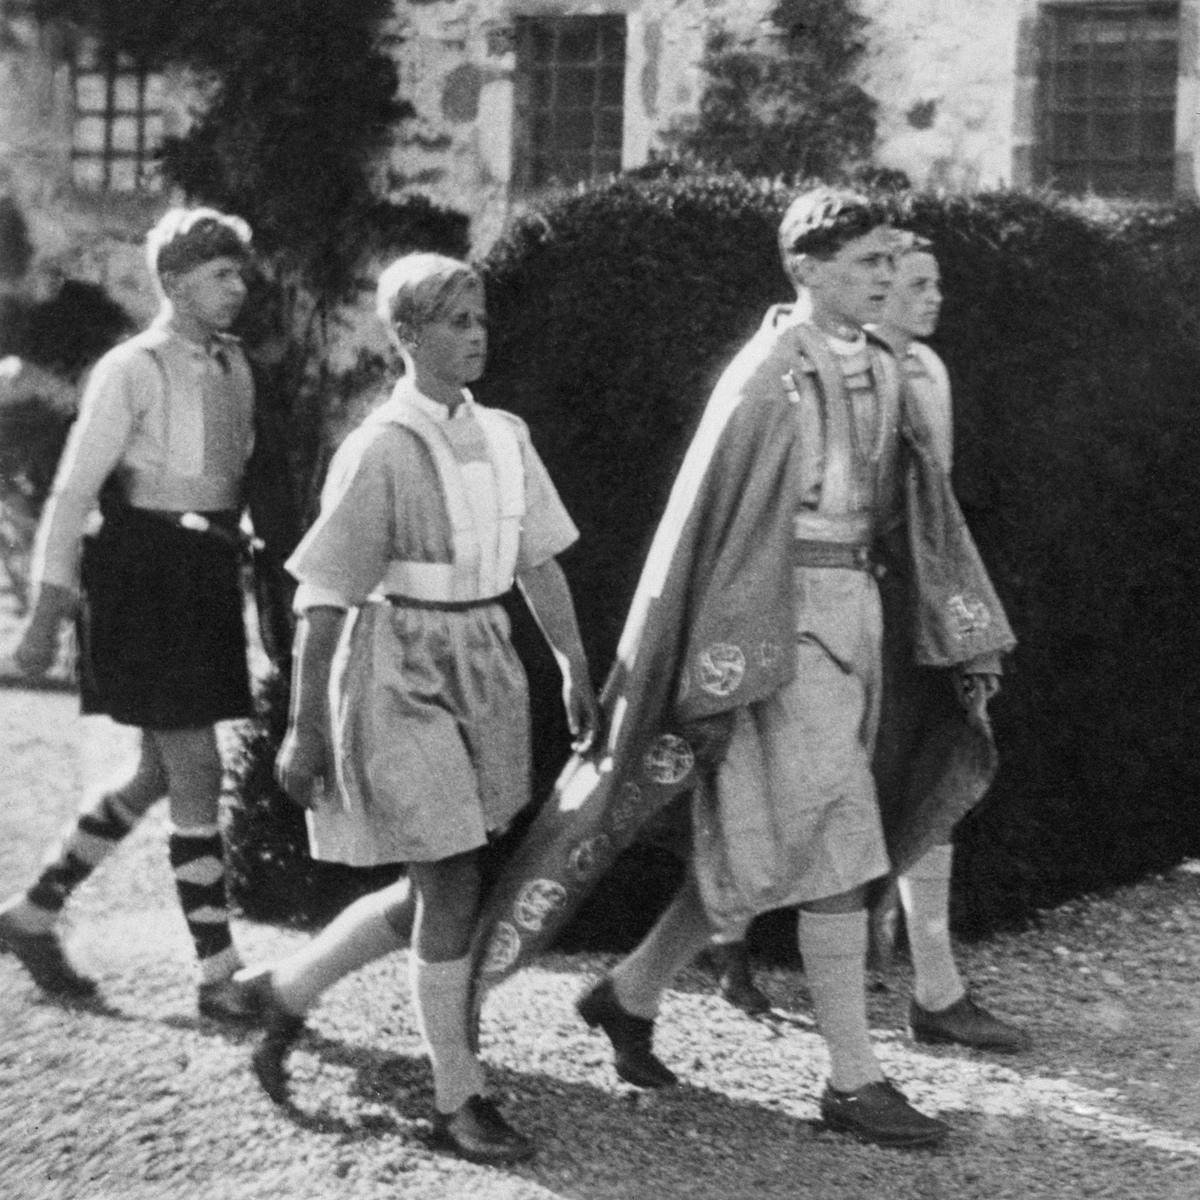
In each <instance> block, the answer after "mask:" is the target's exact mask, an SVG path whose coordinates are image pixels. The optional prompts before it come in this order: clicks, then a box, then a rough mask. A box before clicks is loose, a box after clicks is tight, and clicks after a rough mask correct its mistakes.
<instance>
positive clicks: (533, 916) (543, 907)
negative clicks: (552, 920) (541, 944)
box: [513, 879, 567, 933]
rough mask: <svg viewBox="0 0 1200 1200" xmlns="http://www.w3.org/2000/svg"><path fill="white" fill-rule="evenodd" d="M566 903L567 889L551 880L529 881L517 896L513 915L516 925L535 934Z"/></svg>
mask: <svg viewBox="0 0 1200 1200" xmlns="http://www.w3.org/2000/svg"><path fill="white" fill-rule="evenodd" d="M566 902H567V889H566V888H565V887H563V885H562V884H561V883H556V882H555V881H554V880H553V879H531V880H530V881H529V882H528V883H527V884H526V885H525V886H524V887H523V888H522V889H521V890H520V892H519V893H518V894H517V899H516V902H515V903H514V904H513V915H514V916H515V917H516V919H517V924H518V925H520V926H521V928H522V929H528V930H529V931H530V933H537V932H538V931H539V930H540V929H541V928H542V926H543V925H544V924H545V923H546V918H547V917H549V916H550V915H551V914H553V913H556V912H557V911H558V910H559V909H560V908H562V906H563V905H564V904H566Z"/></svg>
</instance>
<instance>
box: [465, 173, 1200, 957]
mask: <svg viewBox="0 0 1200 1200" xmlns="http://www.w3.org/2000/svg"><path fill="white" fill-rule="evenodd" d="M885 198H886V199H887V202H888V203H890V204H892V205H893V206H894V208H895V211H896V213H897V217H898V219H899V220H900V221H901V222H902V223H903V224H905V225H907V226H908V227H911V228H913V229H916V230H917V231H919V232H921V233H923V234H924V235H926V236H928V237H930V238H932V240H933V241H934V243H935V245H936V247H937V250H938V255H939V258H940V260H941V263H942V269H943V274H944V278H945V290H946V293H947V299H946V306H945V310H944V316H943V323H942V328H941V330H940V331H939V335H938V338H937V341H936V345H937V348H938V349H939V351H940V352H941V353H942V354H943V356H944V357H945V359H946V360H947V363H948V365H949V368H950V371H951V375H952V378H953V381H954V386H955V396H956V414H957V441H958V452H957V462H956V470H955V477H956V485H957V487H958V490H959V494H960V497H961V499H962V501H963V504H964V507H965V509H966V511H967V514H968V517H969V519H970V522H971V525H972V528H973V530H974V532H975V534H976V537H977V540H978V542H979V543H980V547H981V550H982V551H983V554H984V556H985V558H986V560H987V561H988V563H989V565H990V567H991V569H992V572H993V575H994V578H995V582H996V584H997V587H998V589H999V591H1000V593H1001V596H1002V598H1003V599H1004V601H1005V603H1006V605H1007V607H1008V608H1009V612H1010V616H1011V618H1012V620H1013V624H1014V626H1015V627H1016V629H1017V632H1018V636H1019V637H1020V639H1021V644H1020V647H1019V648H1018V650H1017V652H1016V653H1015V655H1014V656H1013V658H1012V661H1011V663H1010V665H1009V674H1008V678H1007V680H1006V687H1005V690H1004V692H1003V693H1002V695H1001V697H1000V698H999V700H998V701H997V702H996V704H995V706H994V717H995V722H996V731H997V738H998V741H999V743H1000V747H1001V753H1002V756H1003V765H1002V769H1001V773H1000V776H999V778H998V780H997V782H996V785H995V786H994V788H993V790H992V793H991V796H990V797H989V800H988V801H987V802H986V803H985V805H984V806H983V807H982V808H981V809H980V810H979V811H978V812H976V813H975V814H973V815H972V816H971V817H969V818H968V819H967V820H966V821H965V822H964V823H963V825H962V826H961V828H960V831H959V837H958V844H959V848H960V852H959V855H958V871H957V875H956V909H955V916H956V924H957V926H958V928H959V929H960V930H961V931H963V932H981V931H985V930H989V929H994V928H997V927H1000V926H1003V925H1011V924H1017V923H1021V922H1024V921H1027V920H1029V919H1030V918H1031V917H1033V916H1034V915H1035V914H1036V912H1037V910H1038V909H1040V908H1044V907H1047V906H1050V905H1052V904H1054V903H1056V902H1058V901H1060V900H1062V899H1064V898H1065V897H1068V896H1072V895H1077V894H1080V893H1083V892H1088V891H1094V890H1097V889H1101V888H1105V887H1108V886H1112V885H1116V884H1119V883H1121V882H1124V881H1126V880H1129V879H1132V878H1135V877H1137V876H1139V875H1141V874H1144V873H1145V872H1147V871H1150V870H1153V869H1156V868H1160V867H1162V866H1165V865H1167V864H1169V863H1172V862H1175V861H1178V859H1180V858H1181V857H1183V856H1185V855H1187V854H1191V853H1196V852H1198V850H1200V806H1197V805H1196V803H1195V798H1196V795H1197V790H1198V788H1197V784H1198V783H1200V760H1198V754H1197V750H1196V748H1195V747H1196V743H1197V739H1196V737H1195V735H1194V732H1193V729H1192V724H1191V717H1192V713H1193V712H1195V711H1197V701H1198V700H1200V694H1198V693H1200V684H1198V683H1197V681H1196V678H1195V672H1193V671H1191V670H1190V669H1189V668H1190V666H1191V664H1190V662H1189V661H1188V658H1189V656H1190V651H1191V648H1192V647H1193V646H1194V645H1196V644H1197V641H1198V639H1197V635H1198V633H1200V630H1198V629H1197V624H1198V622H1200V615H1198V612H1200V610H1198V609H1197V606H1196V605H1195V604H1194V603H1193V600H1192V597H1193V596H1194V595H1195V593H1196V591H1197V585H1198V584H1200V475H1198V473H1197V472H1196V470H1195V464H1196V462H1197V461H1200V423H1198V422H1196V421H1195V419H1194V415H1193V409H1194V387H1195V380H1196V378H1197V377H1200V370H1198V368H1200V352H1198V351H1197V349H1196V343H1195V339H1194V338H1192V337H1191V328H1192V319H1193V318H1192V315H1191V314H1190V313H1189V312H1188V311H1186V309H1185V308H1184V307H1183V306H1182V305H1181V304H1180V303H1179V302H1178V299H1177V293H1176V291H1175V290H1174V280H1173V278H1172V277H1171V276H1169V275H1165V276H1164V275H1163V274H1161V273H1156V272H1155V271H1153V270H1151V269H1150V268H1149V266H1148V265H1147V264H1148V263H1149V264H1150V266H1152V265H1153V262H1155V261H1158V258H1159V255H1158V253H1157V251H1156V253H1155V255H1151V254H1150V253H1149V252H1148V251H1146V250H1145V249H1144V248H1143V247H1144V243H1145V239H1144V238H1143V237H1142V236H1141V235H1140V234H1138V232H1137V230H1136V229H1135V228H1134V226H1135V222H1131V221H1130V220H1128V219H1122V220H1120V221H1117V220H1115V219H1114V220H1107V219H1100V218H1099V217H1097V216H1096V215H1094V214H1093V215H1090V216H1089V215H1085V214H1084V213H1083V212H1082V211H1080V210H1078V209H1076V208H1072V207H1071V206H1069V205H1067V204H1066V203H1064V202H1061V201H1057V200H1054V199H1053V198H1047V197H1031V196H1025V195H1019V194H1011V193H994V194H985V195H981V196H977V197H974V198H943V197H936V196H931V195H916V196H912V195H889V196H887V197H885ZM787 199H788V197H787V195H785V194H784V193H783V191H782V190H781V189H779V188H777V187H774V186H771V185H766V184H763V185H759V184H754V183H750V182H747V181H744V180H741V179H738V178H736V177H722V178H714V177H706V176H683V177H670V175H669V174H668V175H664V176H663V177H661V178H657V179H639V178H633V177H626V178H619V179H616V180H614V181H612V182H610V183H608V184H605V185H603V186H600V187H597V188H594V189H592V190H590V191H586V192H582V193H576V194H571V195H565V196H561V197H558V198H556V199H554V200H553V201H551V202H548V203H547V204H546V205H545V206H544V207H543V208H541V209H540V210H538V211H535V212H530V213H529V214H527V215H526V216H524V217H523V218H522V219H521V220H519V221H518V222H517V223H516V224H515V225H514V226H513V227H512V229H511V230H510V232H509V233H508V235H507V236H506V237H505V238H504V239H503V240H502V241H501V242H500V243H499V244H498V245H497V246H496V247H495V248H494V249H493V250H492V252H491V253H490V254H489V255H488V256H487V258H486V260H485V261H484V263H483V268H484V272H485V275H486V279H487V284H488V295H489V307H490V310H491V317H492V328H493V338H492V352H491V360H490V364H489V370H488V374H487V377H486V378H485V380H484V381H483V383H482V384H481V385H480V388H479V394H480V397H481V399H482V400H484V401H485V402H486V403H489V404H496V405H499V406H501V407H504V408H508V409H511V410H512V411H514V412H517V413H519V414H520V415H522V416H523V417H524V418H525V419H526V420H527V421H528V422H529V424H530V426H531V428H532V431H533V435H534V440H535V442H536V444H537V446H538V448H539V450H540V451H541V453H542V455H543V457H544V458H545V460H546V462H547V464H548V466H549V469H550V471H551V474H552V475H553V477H554V479H555V480H556V482H557V484H558V486H559V488H560V491H561V493H562V495H563V498H564V500H565V501H566V504H567V507H568V508H569V510H570V511H571V513H572V515H573V516H574V517H575V519H576V521H577V523H578V524H579V526H580V529H581V532H582V538H581V541H580V543H579V545H578V546H577V547H576V548H574V549H572V550H571V551H570V552H568V554H567V555H565V556H564V560H563V562H564V567H565V569H566V570H567V573H568V575H569V577H570V579H571V583H572V587H573V590H574V594H575V597H576V602H577V606H578V609H579V613H580V619H581V623H582V625H583V629H584V635H585V640H586V642H587V647H588V652H589V655H590V658H591V661H592V665H593V670H594V672H595V675H596V678H597V682H599V681H600V679H601V678H602V677H603V674H604V673H605V671H606V670H607V667H608V664H609V661H610V659H611V656H612V654H613V651H614V648H615V645H616V640H617V637H618V635H619V632H620V628H621V625H622V622H623V620H624V616H625V611H626V608H627V605H628V601H629V598H630V596H631V594H632V591H633V588H634V585H635V582H636V579H637V576H638V573H639V571H640V568H641V562H642V558H643V556H644V552H645V549H646V546H647V544H648V541H649V538H650V536H651V534H652V532H653V528H654V525H655V522H656V520H657V517H658V514H659V512H660V511H661V509H662V505H663V503H664V500H665V497H666V493H667V491H668V489H669V487H670V484H671V481H672V479H673V477H674V474H675V469H676V467H677V465H678V462H679V459H680V458H681V456H682V453H683V451H684V449H685V447H686V443H687V440H688V436H689V434H690V432H691V430H692V428H693V427H694V425H695V422H696V420H697V419H698V415H699V412H700V409H701V407H702V405H703V403H704V400H705V399H706V397H707V395H708V392H709V390H710V389H711V386H712V384H713V383H714V381H715V379H716V378H717V376H718V374H719V373H720V371H721V369H722V368H723V366H724V365H725V363H726V362H728V360H729V359H730V357H731V356H732V355H733V353H734V352H735V350H736V349H737V347H738V346H739V345H740V344H741V343H742V342H744V341H745V339H746V338H747V337H748V336H749V335H750V334H751V332H752V331H753V330H754V329H755V327H756V326H757V324H758V322H759V320H760V318H761V315H762V312H763V310H764V309H765V308H766V306H767V305H769V304H771V303H773V302H776V301H780V300H786V299H788V285H787V283H786V280H785V278H784V276H783V274H782V271H781V269H780V267H779V264H778V260H777V255H776V250H775V227H776V224H777V222H778V218H779V214H780V213H781V211H782V209H783V207H784V205H785V204H786V201H787ZM1179 219H1180V220H1183V217H1182V216H1181V217H1180V218H1179ZM1156 228H1157V232H1156V237H1157V239H1158V243H1157V244H1162V243H1170V242H1171V235H1170V233H1169V232H1164V229H1163V228H1162V227H1161V225H1160V226H1158V227H1156ZM1130 247H1133V248H1134V250H1136V251H1137V252H1136V253H1132V252H1131V250H1130ZM513 612H514V617H515V625H516V632H515V636H516V639H517V642H518V646H519V647H520V649H521V650H522V653H523V655H524V656H525V658H526V661H527V663H528V665H529V670H530V676H531V682H532V685H533V690H534V697H535V703H534V709H535V711H534V721H535V758H536V768H537V794H538V795H539V796H541V795H545V794H546V792H547V791H548V789H549V787H550V785H551V783H552V781H553V778H554V776H555V774H556V773H557V770H558V769H559V766H560V765H561V763H562V761H563V759H564V757H565V754H566V748H567V736H566V732H565V729H564V728H563V722H562V717H561V713H560V699H559V682H558V678H557V672H556V671H555V669H554V667H553V664H552V663H551V662H550V661H549V658H548V655H547V654H546V652H545V651H544V649H543V647H542V646H541V643H540V639H539V638H538V636H537V635H536V632H535V631H534V629H533V626H532V623H531V621H529V619H528V618H527V617H526V616H525V615H524V613H523V609H522V606H520V605H519V604H517V605H514V607H513ZM677 878H678V866H677V864H676V863H675V862H674V860H672V859H670V857H669V856H666V855H663V854H661V853H660V852H658V851H655V850H653V849H649V848H646V847H636V848H635V849H634V851H633V852H631V854H630V855H629V856H627V858H626V859H625V860H624V861H623V862H622V863H621V864H619V865H618V867H617V869H616V870H615V871H614V872H613V873H612V874H611V875H610V876H609V877H608V879H606V880H605V881H604V883H603V884H602V885H601V887H600V888H599V889H598V890H597V892H596V894H595V896H594V897H593V899H592V901H591V902H590V903H589V904H588V905H587V906H586V907H585V909H584V910H583V911H582V913H581V914H580V916H579V917H578V918H577V919H576V922H575V924H574V925H573V927H572V929H571V931H570V934H569V937H568V941H569V942H570V943H571V944H580V943H591V944H604V945H610V946H616V947H619V946H623V945H627V944H628V943H629V942H630V941H632V940H633V939H634V938H636V937H637V936H638V935H639V934H640V932H641V931H642V929H644V928H645V926H646V925H647V924H648V922H649V921H650V920H652V919H653V916H654V915H655V913H656V911H657V909H658V907H659V906H660V905H661V903H662V902H663V900H664V899H665V898H666V897H667V896H668V895H669V894H670V891H671V890H672V888H673V886H674V884H675V881H676V880H677ZM768 924H770V923H768ZM776 924H779V922H776ZM789 940H790V935H789Z"/></svg>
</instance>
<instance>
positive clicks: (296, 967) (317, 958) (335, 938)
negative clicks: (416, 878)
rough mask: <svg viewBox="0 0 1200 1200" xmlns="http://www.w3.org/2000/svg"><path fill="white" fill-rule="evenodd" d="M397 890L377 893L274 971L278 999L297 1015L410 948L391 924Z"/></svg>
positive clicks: (346, 912) (351, 907)
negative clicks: (385, 957)
mask: <svg viewBox="0 0 1200 1200" xmlns="http://www.w3.org/2000/svg"><path fill="white" fill-rule="evenodd" d="M391 892H392V889H391V888H385V889H383V890H382V891H378V892H371V893H370V894H369V895H366V896H363V897H361V898H360V899H358V900H355V901H354V903H353V904H351V905H349V906H348V907H347V908H345V909H343V910H342V912H340V913H339V914H338V915H337V916H336V917H334V918H333V920H332V921H330V922H329V924H328V925H326V926H325V928H324V929H322V930H321V932H320V933H318V934H317V935H316V937H314V938H313V939H312V940H311V941H310V942H308V944H307V945H304V946H302V947H301V948H300V949H299V950H297V951H296V952H295V953H294V954H289V955H288V957H287V958H285V959H282V960H281V961H280V962H277V963H276V964H275V965H274V966H273V967H272V969H271V987H272V990H273V991H274V993H275V998H276V1000H278V1001H279V1003H280V1004H281V1005H283V1007H284V1008H286V1009H287V1010H288V1012H290V1013H294V1014H296V1015H297V1016H300V1015H302V1014H303V1013H305V1012H307V1011H308V1010H309V1009H310V1008H311V1007H312V1006H313V1005H314V1004H315V1003H316V1002H317V998H318V997H319V996H320V995H321V994H322V993H323V992H325V991H327V990H328V989H329V988H331V987H332V986H333V985H334V984H335V983H337V982H338V980H339V979H344V978H345V977H346V976H347V975H349V974H350V973H351V972H352V971H357V970H358V969H359V968H360V967H365V966H366V965H367V963H370V962H374V961H375V960H376V959H377V958H382V957H383V955H385V954H388V953H390V952H391V951H393V950H399V949H400V948H401V947H402V946H405V945H407V941H406V940H405V939H403V938H401V937H400V935H399V934H397V933H396V931H395V930H394V929H393V928H392V926H391V924H390V923H389V921H388V919H387V913H388V910H389V908H390V907H391V904H392V895H391Z"/></svg>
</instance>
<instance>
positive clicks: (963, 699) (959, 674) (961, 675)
mask: <svg viewBox="0 0 1200 1200" xmlns="http://www.w3.org/2000/svg"><path fill="white" fill-rule="evenodd" d="M999 690H1000V677H999V676H998V675H994V674H992V673H991V672H983V671H956V672H955V677H954V694H955V695H956V696H957V697H958V702H959V704H961V705H962V706H963V708H964V709H965V710H966V711H967V712H968V713H970V712H976V713H978V714H979V715H980V716H981V717H986V716H987V706H988V701H989V700H990V699H991V698H992V697H993V696H994V695H995V694H996V693H997V692H998V691H999Z"/></svg>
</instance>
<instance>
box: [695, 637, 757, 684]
mask: <svg viewBox="0 0 1200 1200" xmlns="http://www.w3.org/2000/svg"><path fill="white" fill-rule="evenodd" d="M696 674H697V676H698V677H699V681H700V686H701V687H702V688H703V689H704V690H705V691H706V692H708V694H709V695H710V696H721V697H725V696H731V695H732V694H733V693H734V692H736V691H737V689H738V687H739V686H740V685H741V682H742V679H743V678H744V676H745V674H746V656H745V655H744V654H743V653H742V651H741V647H740V646H735V645H733V643H732V642H714V643H713V645H711V646H709V647H708V648H707V649H706V650H702V651H701V652H700V656H699V662H698V664H697V671H696Z"/></svg>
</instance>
